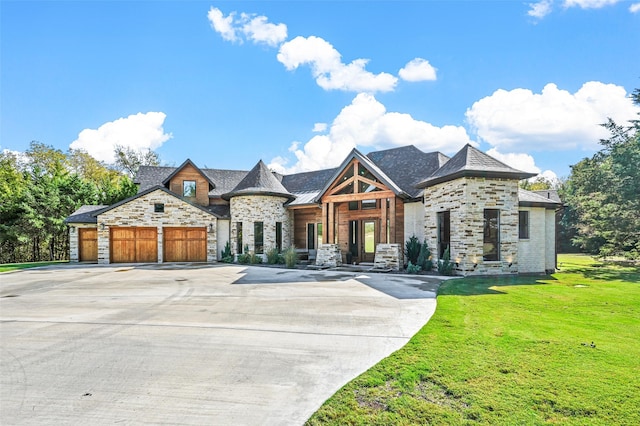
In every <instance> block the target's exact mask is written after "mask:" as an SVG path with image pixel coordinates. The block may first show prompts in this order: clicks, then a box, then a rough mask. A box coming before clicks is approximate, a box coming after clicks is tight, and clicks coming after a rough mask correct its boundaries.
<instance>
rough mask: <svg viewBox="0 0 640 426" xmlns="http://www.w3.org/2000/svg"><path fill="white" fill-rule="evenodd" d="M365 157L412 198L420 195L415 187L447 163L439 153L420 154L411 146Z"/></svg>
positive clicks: (420, 152)
mask: <svg viewBox="0 0 640 426" xmlns="http://www.w3.org/2000/svg"><path fill="white" fill-rule="evenodd" d="M367 157H369V159H370V160H371V161H373V162H374V163H375V164H376V165H377V166H378V167H380V169H381V170H382V171H383V172H384V173H385V174H386V175H387V176H389V178H390V179H391V180H393V181H394V182H395V183H396V184H397V185H398V186H399V187H400V188H401V189H402V190H403V191H404V192H406V193H407V194H409V195H410V196H411V197H413V198H417V197H419V196H420V194H421V193H422V190H421V189H418V188H416V185H417V184H418V183H419V182H420V181H422V180H423V179H426V178H427V177H428V176H430V175H431V174H432V173H433V172H435V171H436V170H438V169H439V168H440V167H442V166H443V165H444V164H445V163H446V162H447V161H449V157H447V156H446V155H444V154H442V153H440V152H428V153H427V152H422V151H421V150H419V149H418V148H416V147H415V146H413V145H408V146H403V147H399V148H392V149H386V150H383V151H374V152H370V153H369V154H367Z"/></svg>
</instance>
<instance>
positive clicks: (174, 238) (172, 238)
mask: <svg viewBox="0 0 640 426" xmlns="http://www.w3.org/2000/svg"><path fill="white" fill-rule="evenodd" d="M162 232H163V234H164V243H163V248H164V261H165V262H206V261H207V228H163V230H162Z"/></svg>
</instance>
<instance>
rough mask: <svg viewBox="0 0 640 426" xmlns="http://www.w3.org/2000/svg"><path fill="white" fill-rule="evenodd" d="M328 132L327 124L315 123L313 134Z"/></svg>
mask: <svg viewBox="0 0 640 426" xmlns="http://www.w3.org/2000/svg"><path fill="white" fill-rule="evenodd" d="M325 130H327V123H315V124H314V125H313V130H312V131H313V132H316V133H319V132H324V131H325Z"/></svg>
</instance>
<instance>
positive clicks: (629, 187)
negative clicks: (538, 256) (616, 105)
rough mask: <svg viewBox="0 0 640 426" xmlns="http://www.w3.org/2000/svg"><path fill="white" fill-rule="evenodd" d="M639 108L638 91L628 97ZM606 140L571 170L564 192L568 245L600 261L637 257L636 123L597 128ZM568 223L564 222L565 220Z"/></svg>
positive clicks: (639, 149)
mask: <svg viewBox="0 0 640 426" xmlns="http://www.w3.org/2000/svg"><path fill="white" fill-rule="evenodd" d="M632 98H633V101H634V103H635V104H636V105H638V106H640V90H639V89H636V90H635V91H634V93H633V94H632ZM603 126H604V127H605V128H607V129H608V130H609V132H610V133H611V136H610V137H609V138H608V139H603V140H601V141H600V144H601V145H602V146H603V149H601V150H600V151H598V152H597V153H596V154H595V155H594V156H593V157H591V158H585V159H583V160H582V161H580V162H579V163H577V164H575V165H574V166H572V167H571V176H570V178H569V181H568V182H567V186H566V188H565V189H564V191H563V192H564V194H563V195H564V197H565V202H566V203H567V205H568V209H569V212H570V213H571V214H572V215H573V219H574V220H575V222H574V223H568V224H567V225H569V226H573V227H575V230H576V234H577V235H576V236H575V237H574V238H573V242H574V243H575V244H577V245H578V246H579V247H580V248H581V249H583V250H584V251H586V252H589V253H592V254H597V255H600V256H603V257H606V256H612V255H624V256H626V257H628V258H633V259H637V258H640V215H639V214H638V211H640V196H639V195H638V194H640V170H639V168H638V164H640V120H632V121H631V122H630V125H628V126H622V125H618V124H616V123H615V122H614V121H613V120H611V119H609V121H608V122H607V123H605V124H603ZM568 222H570V221H568Z"/></svg>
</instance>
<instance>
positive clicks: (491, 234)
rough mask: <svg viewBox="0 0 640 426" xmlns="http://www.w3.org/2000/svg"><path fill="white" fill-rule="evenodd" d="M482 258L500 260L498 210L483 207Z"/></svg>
mask: <svg viewBox="0 0 640 426" xmlns="http://www.w3.org/2000/svg"><path fill="white" fill-rule="evenodd" d="M483 242H484V244H483V259H484V260H489V261H491V260H500V210H494V209H485V211H484V240H483Z"/></svg>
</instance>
